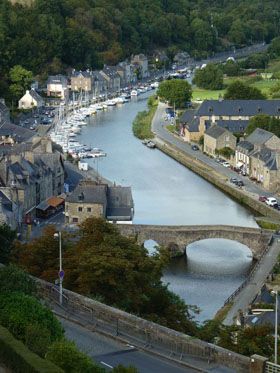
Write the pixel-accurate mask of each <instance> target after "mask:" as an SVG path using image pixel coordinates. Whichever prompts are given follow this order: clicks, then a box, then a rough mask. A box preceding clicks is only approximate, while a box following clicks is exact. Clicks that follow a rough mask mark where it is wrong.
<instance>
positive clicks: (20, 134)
mask: <svg viewBox="0 0 280 373" xmlns="http://www.w3.org/2000/svg"><path fill="white" fill-rule="evenodd" d="M34 135H35V133H34V132H33V131H31V130H29V129H27V128H24V127H21V126H17V125H16V124H12V123H7V122H5V123H3V125H2V126H1V127H0V136H11V137H12V138H14V139H15V141H16V142H19V143H20V142H24V141H27V140H29V139H31V137H33V136H34Z"/></svg>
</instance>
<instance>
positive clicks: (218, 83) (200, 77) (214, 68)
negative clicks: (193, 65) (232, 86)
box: [193, 63, 223, 90]
mask: <svg viewBox="0 0 280 373" xmlns="http://www.w3.org/2000/svg"><path fill="white" fill-rule="evenodd" d="M193 83H194V84H196V85H197V86H198V87H199V88H204V89H211V90H216V89H222V88H223V72H222V70H221V68H220V67H219V66H218V65H214V64H213V63H209V64H208V65H207V66H206V67H204V68H201V69H196V71H195V75H194V78H193Z"/></svg>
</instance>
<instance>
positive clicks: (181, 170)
mask: <svg viewBox="0 0 280 373" xmlns="http://www.w3.org/2000/svg"><path fill="white" fill-rule="evenodd" d="M146 104H147V94H146V95H145V96H140V97H138V98H137V99H135V100H133V101H132V102H131V103H128V104H125V105H123V106H121V107H114V108H109V109H108V110H107V111H105V112H98V113H97V115H95V116H94V117H92V118H90V121H89V124H88V126H87V127H84V128H83V131H82V134H81V135H80V136H78V140H79V141H80V142H82V143H84V144H87V145H92V146H93V147H99V148H102V149H103V150H104V151H105V152H106V153H107V157H106V158H102V159H99V160H98V161H96V160H89V164H90V165H91V166H93V167H95V168H97V167H98V169H99V172H100V173H101V174H102V175H103V176H104V177H106V178H108V179H110V180H112V181H115V182H116V183H120V184H123V185H129V186H131V187H132V193H133V199H134V203H135V216H134V221H133V222H134V223H136V224H169V225H178V224H182V225H184V224H186V225H188V224H229V225H241V226H248V227H254V226H256V224H255V221H254V218H253V216H252V215H251V214H250V212H248V211H247V210H246V209H244V208H243V207H241V206H239V205H238V204H237V203H236V202H234V201H233V200H231V199H230V198H229V197H228V196H226V195H225V194H223V193H222V192H221V191H219V190H218V189H216V188H214V187H213V186H212V185H211V184H209V183H207V182H206V181H205V180H203V179H202V178H200V177H199V176H197V175H196V174H194V173H193V172H191V171H190V170H188V169H186V168H185V167H183V166H182V165H180V164H179V163H177V162H176V161H174V160H173V159H171V158H169V157H168V156H166V155H165V154H163V153H161V152H160V151H158V150H156V149H155V150H151V149H148V148H147V147H145V146H144V145H142V143H141V141H139V140H138V139H136V138H135V137H134V136H133V134H132V121H133V119H134V118H135V116H136V114H137V112H139V111H141V110H145V108H146ZM97 162H98V164H97ZM200 244H201V245H202V246H203V248H205V247H206V246H205V243H200ZM230 244H231V243H229V242H227V243H224V244H223V245H224V246H225V247H227V250H226V255H224V254H225V253H224V252H221V251H219V253H218V252H217V253H216V257H215V258H214V259H213V260H214V261H218V262H219V263H220V264H219V268H217V270H215V273H211V274H209V273H207V274H206V273H204V272H203V271H201V270H200V269H199V268H190V266H189V264H188V265H186V262H185V261H184V259H182V258H181V259H180V260H176V261H173V263H172V265H171V266H170V268H169V269H168V270H167V271H166V273H165V276H164V278H163V280H164V281H166V282H169V283H170V288H171V289H172V290H173V291H175V292H176V293H178V294H179V295H180V296H182V297H183V298H184V299H185V300H186V301H187V303H190V304H191V303H192V304H196V305H198V306H199V307H201V308H203V310H204V311H203V313H201V315H200V316H199V319H200V320H203V319H206V318H209V317H211V316H212V315H213V312H215V310H217V309H218V308H219V307H220V305H221V303H223V300H225V299H226V298H227V296H229V295H230V294H231V293H232V292H233V291H234V290H235V289H236V288H237V287H238V285H239V284H240V283H241V281H242V280H243V276H244V273H243V274H240V273H238V274H237V273H233V274H226V275H225V274H223V273H222V274H220V273H219V269H220V268H221V267H222V266H223V265H224V263H225V262H226V261H227V255H233V254H230V253H234V252H235V251H236V246H235V247H231V245H230ZM211 245H213V243H212V244H211ZM214 246H215V245H214ZM209 255H210V253H209V251H208V250H207V249H206V250H204V251H203V254H201V255H200V259H201V262H205V263H208V260H209V258H210V257H209ZM230 260H231V261H234V260H236V258H235V257H231V259H230ZM240 260H241V261H242V258H241V259H240ZM198 267H199V266H198ZM204 268H205V267H204ZM237 268H238V267H237ZM233 272H234V271H233ZM245 272H246V271H245ZM221 276H222V278H223V280H222V281H221ZM213 310H214V311H213Z"/></svg>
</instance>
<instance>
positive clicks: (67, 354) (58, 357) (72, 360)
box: [46, 340, 105, 373]
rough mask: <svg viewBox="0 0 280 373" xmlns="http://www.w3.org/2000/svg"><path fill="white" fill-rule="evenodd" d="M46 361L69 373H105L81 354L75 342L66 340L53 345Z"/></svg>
mask: <svg viewBox="0 0 280 373" xmlns="http://www.w3.org/2000/svg"><path fill="white" fill-rule="evenodd" d="M46 359H47V360H49V361H51V362H53V363H54V364H56V365H58V366H59V367H60V368H62V369H63V370H64V371H65V372H67V373H105V370H104V369H103V368H101V367H99V366H98V365H96V364H94V363H93V361H92V360H91V359H90V358H89V357H88V356H87V355H86V354H84V353H83V352H80V351H79V350H78V349H77V347H76V345H75V343H74V342H70V341H66V340H62V341H59V342H55V343H53V344H52V345H51V347H50V348H49V351H48V352H47V354H46Z"/></svg>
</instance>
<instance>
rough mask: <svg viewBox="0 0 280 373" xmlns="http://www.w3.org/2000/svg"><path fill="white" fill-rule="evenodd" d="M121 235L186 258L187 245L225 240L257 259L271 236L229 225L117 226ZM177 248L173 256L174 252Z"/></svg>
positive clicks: (266, 233) (258, 229)
mask: <svg viewBox="0 0 280 373" xmlns="http://www.w3.org/2000/svg"><path fill="white" fill-rule="evenodd" d="M118 227H119V229H120V232H121V234H123V235H125V236H129V237H135V238H136V239H137V242H138V243H139V244H144V242H145V241H146V240H149V239H152V240H154V241H156V242H157V243H158V244H159V245H161V246H164V247H167V248H168V247H169V248H171V247H173V250H170V251H171V255H173V256H176V255H185V248H186V246H187V245H189V244H190V243H193V242H195V241H199V240H203V239H208V238H224V239H229V240H232V241H237V242H240V243H242V244H243V245H246V246H247V247H249V248H250V249H251V251H252V253H253V256H254V258H255V259H258V258H259V257H260V256H261V254H262V252H263V250H264V249H265V248H266V246H267V245H268V242H269V241H270V239H271V232H268V231H265V230H262V229H260V228H246V227H238V226H228V225H195V226H159V225H133V224H132V225H121V224H120V225H118ZM174 248H176V252H175V250H174Z"/></svg>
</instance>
